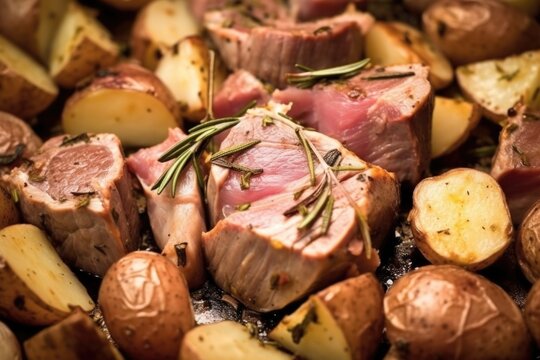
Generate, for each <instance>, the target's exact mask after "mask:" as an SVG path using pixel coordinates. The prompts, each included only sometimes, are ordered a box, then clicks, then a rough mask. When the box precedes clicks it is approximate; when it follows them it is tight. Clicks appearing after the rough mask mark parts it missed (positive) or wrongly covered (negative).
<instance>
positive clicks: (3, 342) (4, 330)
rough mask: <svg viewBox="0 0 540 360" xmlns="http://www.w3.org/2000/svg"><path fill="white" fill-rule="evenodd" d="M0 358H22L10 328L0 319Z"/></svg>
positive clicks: (13, 359) (1, 359)
mask: <svg viewBox="0 0 540 360" xmlns="http://www.w3.org/2000/svg"><path fill="white" fill-rule="evenodd" d="M0 349H2V351H0V360H22V353H21V346H20V345H19V341H18V340H17V338H16V337H15V335H14V334H13V333H12V332H11V330H10V329H9V328H8V327H7V326H6V324H4V323H3V322H1V321H0Z"/></svg>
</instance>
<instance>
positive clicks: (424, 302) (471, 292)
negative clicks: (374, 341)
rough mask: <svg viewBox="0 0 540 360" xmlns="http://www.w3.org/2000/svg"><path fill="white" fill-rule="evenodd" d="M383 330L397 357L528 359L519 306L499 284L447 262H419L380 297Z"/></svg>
mask: <svg viewBox="0 0 540 360" xmlns="http://www.w3.org/2000/svg"><path fill="white" fill-rule="evenodd" d="M384 314H385V317H386V330H387V336H388V339H389V341H390V343H391V344H392V346H393V350H394V352H396V353H398V354H399V357H398V358H400V359H415V360H420V359H464V360H466V359H475V360H483V359H530V356H531V347H530V338H529V334H528V332H527V327H526V325H525V321H524V320H523V317H522V316H521V311H520V310H519V308H518V307H517V305H516V304H515V303H514V302H513V301H512V299H511V298H510V296H508V294H506V293H505V292H504V290H502V289H501V288H500V287H499V286H497V285H495V284H493V283H492V282H490V281H489V280H487V279H485V278H484V277H482V276H479V275H476V274H474V273H471V272H468V271H466V270H464V269H462V268H459V267H457V266H452V265H439V266H434V265H430V266H425V267H421V268H419V269H417V270H414V271H412V272H410V273H408V274H406V275H404V276H403V277H402V278H400V279H399V280H397V281H396V282H395V284H394V285H393V286H392V287H391V288H390V290H388V292H387V294H386V296H385V298H384Z"/></svg>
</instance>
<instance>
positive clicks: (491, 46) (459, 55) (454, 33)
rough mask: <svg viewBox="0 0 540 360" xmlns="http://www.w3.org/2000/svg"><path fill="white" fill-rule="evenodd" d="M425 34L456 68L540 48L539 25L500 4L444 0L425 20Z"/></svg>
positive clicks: (517, 11) (474, 0)
mask: <svg viewBox="0 0 540 360" xmlns="http://www.w3.org/2000/svg"><path fill="white" fill-rule="evenodd" d="M422 21H423V27H424V31H425V32H426V34H427V35H428V37H429V38H430V39H431V41H432V42H433V43H434V44H435V45H436V46H437V47H438V48H439V49H441V51H442V52H443V53H444V54H445V55H446V56H447V57H448V59H450V61H451V62H452V63H454V65H464V64H468V63H472V62H477V61H482V60H488V59H496V58H503V57H506V56H508V55H512V54H517V53H521V52H524V51H527V50H531V49H535V48H538V47H540V36H538V34H540V25H539V24H538V23H537V22H535V21H534V20H533V19H532V18H530V17H529V16H527V15H526V14H524V13H522V12H520V11H519V10H516V9H514V8H513V7H511V6H510V5H507V4H505V3H502V2H500V1H497V0H441V1H438V2H436V3H434V4H433V5H432V6H430V7H429V8H428V9H427V10H426V11H425V12H424V13H423V16H422Z"/></svg>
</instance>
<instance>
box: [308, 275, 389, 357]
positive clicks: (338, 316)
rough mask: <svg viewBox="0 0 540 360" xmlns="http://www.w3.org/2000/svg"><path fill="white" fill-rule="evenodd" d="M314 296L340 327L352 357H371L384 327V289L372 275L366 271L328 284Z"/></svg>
mask: <svg viewBox="0 0 540 360" xmlns="http://www.w3.org/2000/svg"><path fill="white" fill-rule="evenodd" d="M315 296H316V297H318V298H320V299H321V301H322V302H323V303H324V304H325V305H326V306H327V308H328V310H329V311H330V313H331V314H332V315H333V317H334V319H335V320H336V322H337V324H338V325H339V327H340V328H341V329H342V331H343V334H344V335H345V339H346V340H347V343H348V344H349V347H350V350H351V354H352V358H353V359H370V358H372V357H373V355H374V354H375V351H376V350H377V348H378V346H379V343H380V342H381V339H382V331H383V327H384V314H383V298H384V291H383V288H382V286H381V284H380V283H379V281H378V280H377V279H376V278H375V276H374V275H373V274H372V273H366V274H364V275H360V276H359V277H356V278H351V279H348V280H345V281H342V282H339V283H337V284H335V285H332V286H330V287H328V288H326V289H324V290H323V291H320V292H318V293H317V294H316V295H315ZM327 299H328V300H327Z"/></svg>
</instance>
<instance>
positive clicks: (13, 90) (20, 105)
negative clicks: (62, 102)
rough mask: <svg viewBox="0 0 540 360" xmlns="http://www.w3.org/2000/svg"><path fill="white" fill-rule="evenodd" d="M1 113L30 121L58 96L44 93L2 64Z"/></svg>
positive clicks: (0, 72) (0, 71)
mask: <svg viewBox="0 0 540 360" xmlns="http://www.w3.org/2000/svg"><path fill="white" fill-rule="evenodd" d="M0 89H9V91H2V92H0V111H5V112H8V113H11V114H13V115H15V116H18V117H21V118H23V119H30V118H32V117H34V116H36V115H37V114H39V113H40V112H42V111H43V110H45V109H46V108H47V107H48V106H49V105H50V104H51V103H52V102H53V100H54V99H55V98H56V95H57V94H51V93H48V92H46V91H43V90H42V89H40V88H39V87H37V86H35V85H33V84H32V83H30V82H28V81H27V80H25V79H24V78H23V77H21V76H20V75H19V74H17V73H16V72H15V71H13V70H12V69H10V68H8V67H7V66H6V65H5V64H3V63H1V62H0Z"/></svg>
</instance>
